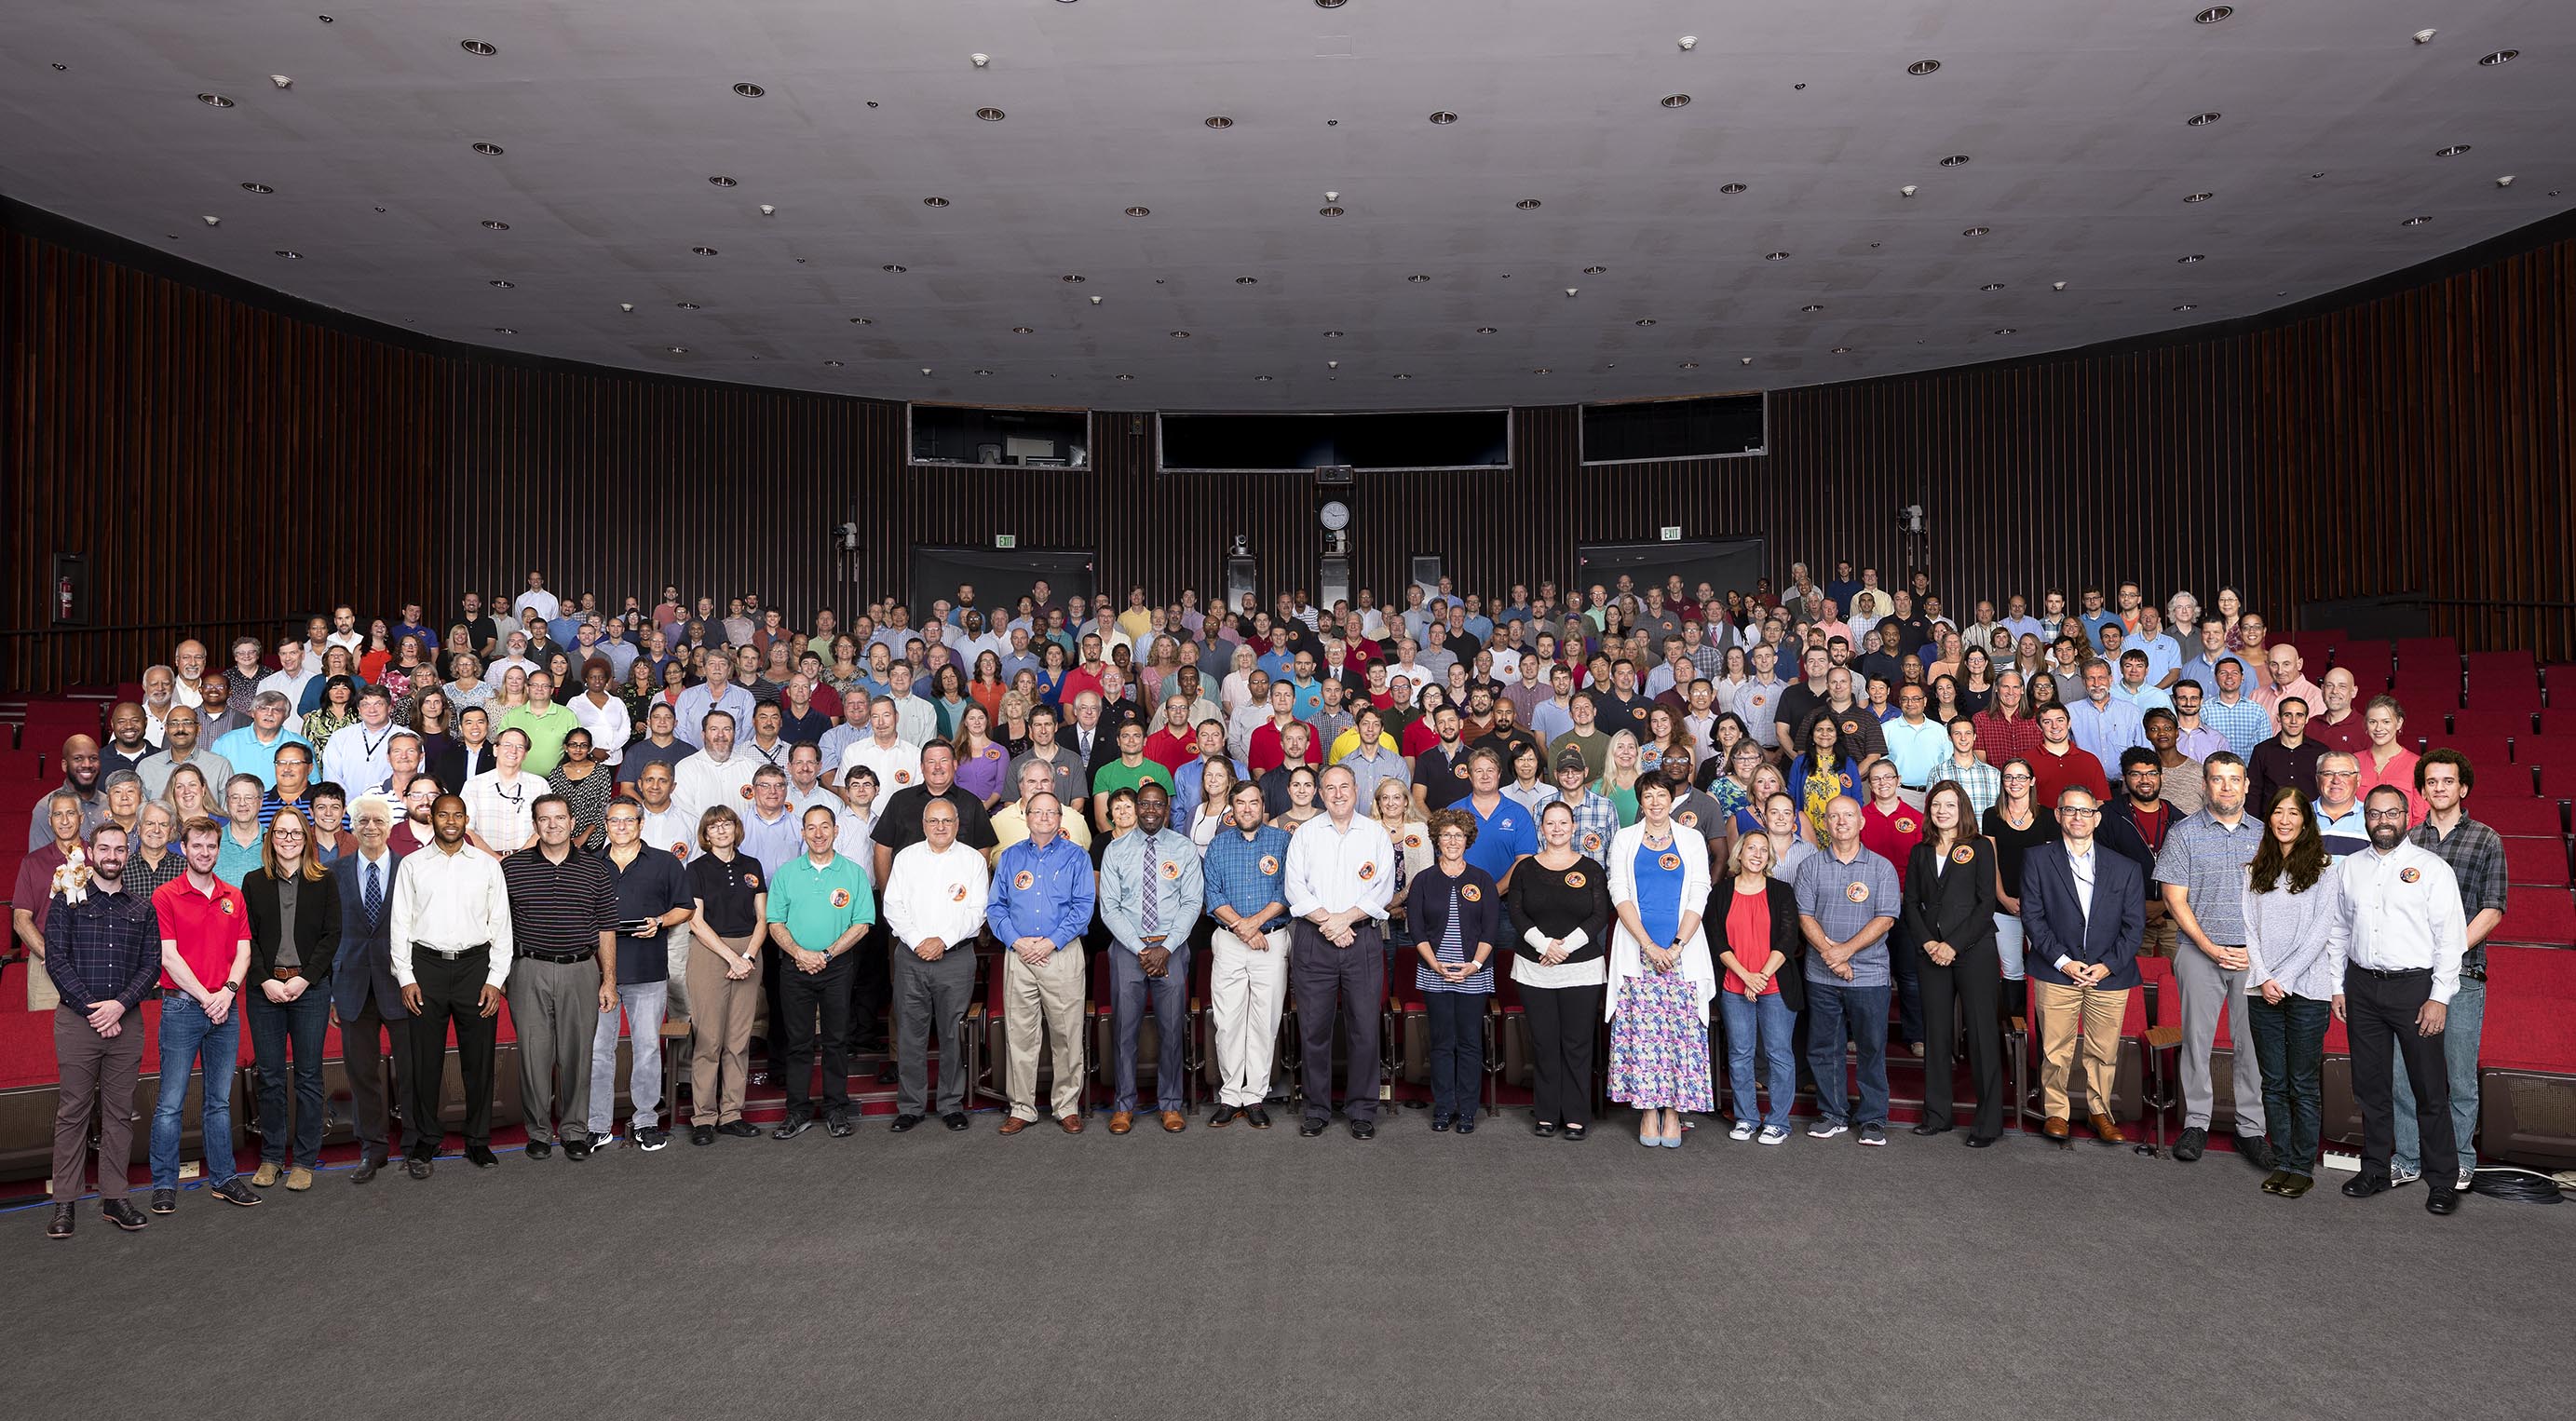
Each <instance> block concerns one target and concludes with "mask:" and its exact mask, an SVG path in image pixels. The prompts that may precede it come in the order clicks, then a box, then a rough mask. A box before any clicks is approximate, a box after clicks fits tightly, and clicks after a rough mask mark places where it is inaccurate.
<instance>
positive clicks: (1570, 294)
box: [1565, 286, 1583, 301]
mask: <svg viewBox="0 0 2576 1421" xmlns="http://www.w3.org/2000/svg"><path fill="white" fill-rule="evenodd" d="M1582 289H1583V288H1582V287H1580V286H1569V287H1567V288H1565V299H1567V300H1568V301H1571V300H1573V299H1574V294H1575V293H1576V292H1578V291H1581V290H1582Z"/></svg>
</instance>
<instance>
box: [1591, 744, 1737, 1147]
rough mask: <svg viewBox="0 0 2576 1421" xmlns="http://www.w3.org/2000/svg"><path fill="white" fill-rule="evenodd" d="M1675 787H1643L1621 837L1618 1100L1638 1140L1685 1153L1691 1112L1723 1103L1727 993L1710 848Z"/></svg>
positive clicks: (1613, 994)
mask: <svg viewBox="0 0 2576 1421" xmlns="http://www.w3.org/2000/svg"><path fill="white" fill-rule="evenodd" d="M1672 809H1673V798H1672V790H1671V789H1670V788H1669V787H1668V786H1666V785H1665V784H1664V783H1663V781H1661V780H1660V779H1646V780H1640V781H1639V782H1638V785H1637V822H1636V823H1634V824H1631V825H1629V826H1628V827H1627V828H1624V829H1622V830H1620V831H1619V833H1618V836H1617V837H1616V838H1614V839H1612V840H1611V843H1610V853H1609V855H1608V857H1609V860H1610V863H1609V868H1610V903H1611V906H1612V907H1613V908H1614V909H1615V910H1616V911H1617V913H1618V915H1619V926H1618V930H1617V931H1616V932H1615V933H1613V934H1612V935H1611V941H1610V994H1609V1014H1610V1098H1611V1099H1612V1100H1618V1101H1625V1102H1627V1103H1628V1104H1630V1105H1633V1106H1635V1107H1637V1111H1638V1120H1637V1142H1638V1143H1639V1144H1641V1145H1662V1146H1664V1147H1665V1148H1667V1149H1679V1148H1681V1143H1682V1112H1684V1111H1690V1110H1697V1111H1707V1110H1709V1109H1711V1108H1713V1106H1714V1103H1715V1102H1714V1101H1713V1099H1712V1094H1713V1093H1712V1091H1711V1085H1710V1078H1709V1057H1708V1010H1709V1003H1710V1002H1711V1001H1713V1000H1714V999H1715V998H1716V996H1717V972H1716V969H1715V967H1714V965H1713V962H1712V960H1711V958H1710V956H1709V950H1708V936H1707V934H1705V933H1703V932H1702V931H1701V930H1700V914H1701V913H1702V912H1703V911H1704V910H1705V909H1706V908H1707V906H1708V891H1709V877H1708V844H1707V841H1706V840H1704V839H1702V838H1701V837H1700V835H1699V831H1698V830H1695V829H1691V828H1687V827H1685V826H1683V825H1680V824H1676V823H1674V822H1673V819H1672Z"/></svg>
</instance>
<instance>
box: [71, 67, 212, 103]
mask: <svg viewBox="0 0 2576 1421" xmlns="http://www.w3.org/2000/svg"><path fill="white" fill-rule="evenodd" d="M54 67H55V68H57V69H60V68H62V67H63V66H61V65H59V64H57V65H55V66H54ZM197 102H198V103H201V104H204V105H205V106H206V107H208V108H210V109H228V108H231V107H232V106H233V101H232V100H230V99H227V98H225V97H224V96H223V95H221V94H199V95H198V96H197Z"/></svg>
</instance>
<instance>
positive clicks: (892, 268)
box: [877, 262, 912, 276]
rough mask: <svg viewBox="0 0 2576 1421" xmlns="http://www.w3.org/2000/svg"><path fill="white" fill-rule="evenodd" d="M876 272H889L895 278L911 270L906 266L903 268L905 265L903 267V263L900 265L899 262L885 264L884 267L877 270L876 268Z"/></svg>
mask: <svg viewBox="0 0 2576 1421" xmlns="http://www.w3.org/2000/svg"><path fill="white" fill-rule="evenodd" d="M877 270H879V271H883V272H891V273H893V274H894V275H896V276H901V275H903V274H904V273H905V272H907V271H910V270H912V268H911V267H908V266H905V265H904V264H903V263H901V262H887V263H886V264H885V265H883V266H881V267H878V268H877Z"/></svg>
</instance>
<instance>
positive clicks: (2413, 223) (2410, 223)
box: [2397, 217, 2433, 227]
mask: <svg viewBox="0 0 2576 1421" xmlns="http://www.w3.org/2000/svg"><path fill="white" fill-rule="evenodd" d="M2432 220H2433V219H2432V218H2430V217H2409V218H2407V219H2406V220H2405V221H2403V222H2400V223H2398V224H2397V225H2398V226H2400V227H2421V226H2423V225H2424V224H2425V223H2427V222H2430V221H2432Z"/></svg>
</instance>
